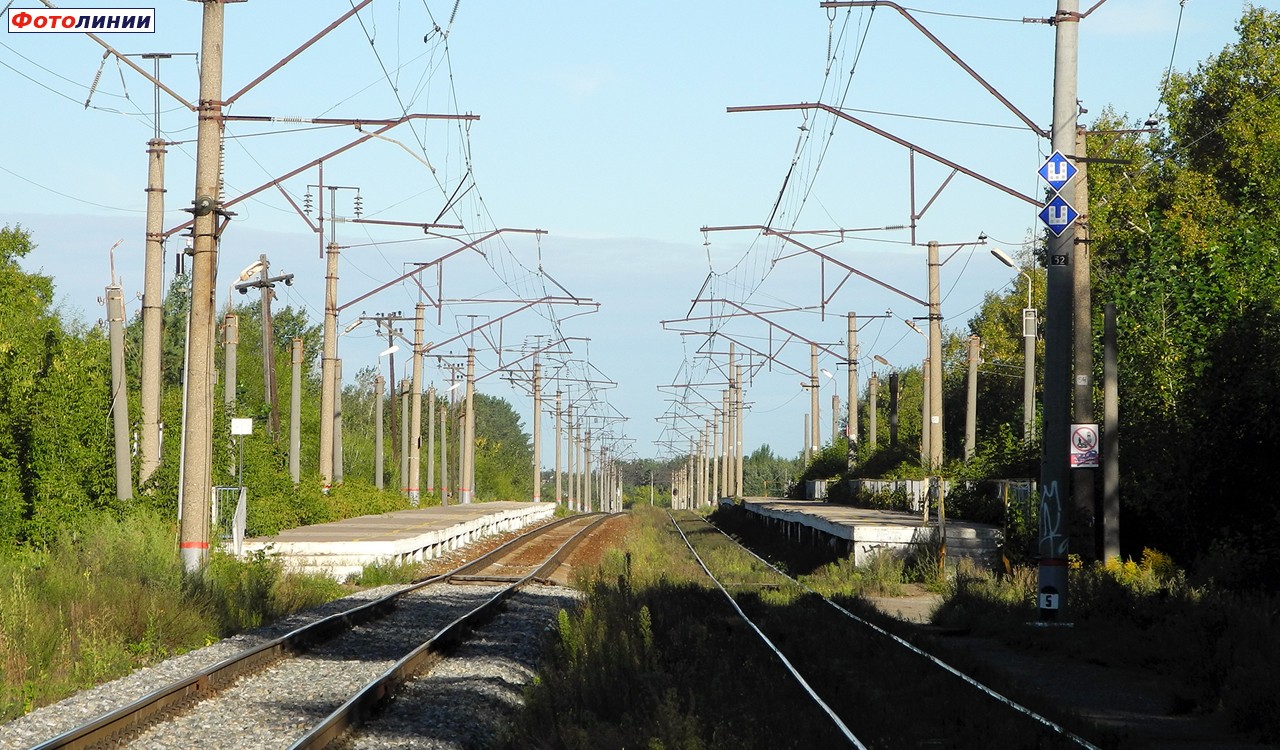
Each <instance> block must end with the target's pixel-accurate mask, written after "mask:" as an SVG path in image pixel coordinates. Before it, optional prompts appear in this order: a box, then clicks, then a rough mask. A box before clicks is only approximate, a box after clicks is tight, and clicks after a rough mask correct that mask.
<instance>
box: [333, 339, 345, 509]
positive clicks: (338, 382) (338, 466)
mask: <svg viewBox="0 0 1280 750" xmlns="http://www.w3.org/2000/svg"><path fill="white" fill-rule="evenodd" d="M344 469H345V466H344V464H343V461H342V358H341V357H339V358H337V359H335V360H334V361H333V483H334V484H342V480H343V474H344Z"/></svg>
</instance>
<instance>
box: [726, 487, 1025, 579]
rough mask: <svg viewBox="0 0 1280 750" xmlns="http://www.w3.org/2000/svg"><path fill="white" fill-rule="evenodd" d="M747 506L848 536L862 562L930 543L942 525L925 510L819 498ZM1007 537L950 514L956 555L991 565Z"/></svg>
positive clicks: (761, 501) (749, 500) (950, 537)
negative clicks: (878, 553)
mask: <svg viewBox="0 0 1280 750" xmlns="http://www.w3.org/2000/svg"><path fill="white" fill-rule="evenodd" d="M742 506H743V508H745V509H746V510H747V511H748V512H751V513H755V514H756V515H759V516H763V517H765V518H771V519H775V520H777V521H782V522H784V523H789V524H791V523H793V524H799V525H801V526H805V527H808V528H810V529H814V530H815V531H818V532H821V533H823V534H826V535H828V536H830V537H834V538H836V539H843V540H846V541H847V542H848V543H849V545H850V547H851V551H852V554H853V555H854V563H855V564H858V565H861V564H863V563H864V562H865V561H866V559H867V558H868V557H869V556H870V555H871V554H874V553H875V552H876V551H877V550H882V549H896V550H902V551H906V550H909V549H910V547H912V546H913V545H921V544H928V543H930V542H931V541H932V540H933V536H934V533H935V532H936V529H937V528H938V519H937V516H936V515H933V514H931V515H930V516H929V519H928V521H927V522H926V521H925V520H924V518H923V517H922V515H921V514H919V513H907V512H904V511H894V510H877V509H872V508H854V507H852V506H848V505H836V504H833V503H825V502H821V501H817V500H787V499H780V498H746V499H744V500H743V501H742ZM1002 536H1003V535H1002V532H1001V530H1000V529H999V528H998V527H996V526H992V525H991V524H985V523H977V522H975V521H961V520H954V519H950V518H949V519H947V548H948V553H949V554H951V555H956V556H959V557H969V558H972V559H974V560H976V561H979V562H982V563H984V564H989V563H991V562H993V561H994V560H995V559H996V558H997V557H998V555H999V549H1000V544H1001V543H1002V541H1003V539H1002Z"/></svg>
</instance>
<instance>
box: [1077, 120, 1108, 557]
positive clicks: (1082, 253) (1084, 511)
mask: <svg viewBox="0 0 1280 750" xmlns="http://www.w3.org/2000/svg"><path fill="white" fill-rule="evenodd" d="M1088 156H1089V155H1088V145H1087V139H1086V137H1085V129H1084V128H1077V129H1076V142H1075V163H1076V169H1077V170H1079V171H1078V172H1077V173H1076V177H1075V186H1076V198H1075V202H1074V204H1073V205H1074V206H1075V209H1076V210H1077V211H1079V212H1080V218H1079V219H1078V220H1077V222H1076V227H1077V228H1076V238H1075V244H1074V246H1073V250H1074V252H1075V258H1074V259H1073V261H1072V265H1071V287H1072V299H1073V300H1074V301H1073V303H1072V308H1071V313H1072V316H1071V317H1072V331H1073V335H1074V340H1073V342H1072V346H1073V356H1072V359H1073V362H1072V365H1073V367H1072V369H1073V370H1074V372H1075V392H1074V394H1073V397H1072V414H1071V416H1072V419H1071V421H1072V422H1073V423H1074V424H1093V294H1092V290H1091V282H1090V279H1089V268H1090V266H1089V264H1090V257H1091V255H1092V253H1091V252H1090V247H1089V159H1088ZM1093 487H1094V470H1093V469H1091V468H1078V469H1072V470H1071V492H1072V495H1073V497H1074V498H1075V500H1074V502H1073V503H1072V509H1073V513H1074V517H1073V521H1074V523H1072V524H1070V528H1071V537H1072V542H1071V546H1072V547H1074V548H1076V549H1077V550H1079V552H1080V553H1081V554H1082V555H1085V556H1086V557H1088V556H1089V555H1090V554H1092V556H1093V557H1094V558H1097V557H1098V555H1099V554H1100V553H1102V550H1101V549H1100V547H1101V544H1100V542H1101V541H1102V540H1101V539H1100V538H1099V537H1098V536H1097V534H1096V531H1097V530H1096V529H1095V528H1094V499H1093V496H1094V489H1093Z"/></svg>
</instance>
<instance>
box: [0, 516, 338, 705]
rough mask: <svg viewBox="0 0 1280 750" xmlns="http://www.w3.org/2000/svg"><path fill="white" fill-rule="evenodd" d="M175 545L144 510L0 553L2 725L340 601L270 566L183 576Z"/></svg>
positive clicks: (217, 567) (91, 520)
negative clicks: (68, 697) (248, 630)
mask: <svg viewBox="0 0 1280 750" xmlns="http://www.w3.org/2000/svg"><path fill="white" fill-rule="evenodd" d="M176 538H177V536H176V529H175V528H174V526H173V524H172V522H170V521H168V520H165V519H162V518H160V517H159V516H157V515H155V514H152V513H148V512H145V511H141V510H140V511H138V512H136V513H133V514H131V515H129V516H127V517H126V518H124V519H118V518H115V517H113V516H110V515H107V514H102V515H94V516H91V517H86V518H85V519H83V520H82V522H81V523H79V524H78V525H77V526H75V527H73V528H70V529H66V530H64V532H63V533H62V534H61V535H60V536H59V537H58V538H57V539H56V540H55V541H54V542H53V543H52V544H50V545H49V546H48V547H47V548H41V549H36V548H13V549H8V550H4V551H2V552H0V720H8V719H12V718H14V717H15V716H19V715H21V714H23V713H25V712H27V711H30V710H31V709H32V708H35V707H37V706H40V705H44V704H46V703H50V702H53V701H56V700H59V699H61V698H62V697H65V696H66V695H69V694H70V693H73V692H75V691H76V690H79V689H82V688H86V687H90V686H92V685H95V684H98V683H100V682H103V681H106V680H109V679H112V678H115V677H118V676H120V675H123V674H126V673H128V672H130V671H132V670H133V669H136V668H138V667H140V666H144V665H147V664H151V663H154V662H156V661H159V660H161V659H164V658H166V657H168V656H171V655H173V654H176V653H180V652H183V651H187V650H190V649H192V648H196V647H200V646H204V645H206V644H208V643H210V642H212V641H213V640H215V639H216V638H218V637H221V636H223V635H226V634H229V633H233V632H235V631H237V630H241V629H244V628H247V627H253V626H255V625H259V624H261V623H263V622H265V621H267V620H269V619H271V618H274V617H276V616H279V615H281V614H283V613H286V612H291V611H295V610H297V609H301V608H304V607H309V606H313V605H315V604H319V603H321V602H323V601H327V600H329V599H332V598H334V597H335V596H339V595H341V594H342V593H343V590H342V588H341V587H340V586H339V585H338V584H336V583H334V582H331V581H325V580H323V579H318V578H309V577H302V576H294V575H285V574H284V573H283V572H282V570H281V568H280V566H279V564H278V563H275V562H273V561H271V560H268V559H265V558H259V559H256V560H252V561H250V562H248V563H241V562H237V561H235V560H233V559H231V558H228V557H226V556H223V555H218V554H215V555H214V556H213V558H212V559H211V561H210V564H209V566H208V568H207V570H206V572H205V574H204V575H203V576H200V577H191V576H185V575H184V574H183V571H182V565H181V561H180V560H179V557H178V552H177V544H176V543H175V541H176Z"/></svg>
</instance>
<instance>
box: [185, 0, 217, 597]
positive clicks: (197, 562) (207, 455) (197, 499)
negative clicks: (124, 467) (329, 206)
mask: <svg viewBox="0 0 1280 750" xmlns="http://www.w3.org/2000/svg"><path fill="white" fill-rule="evenodd" d="M224 7H225V6H224V5H223V3H220V2H205V3H203V22H202V31H201V39H200V112H199V115H198V123H197V125H196V174H195V198H194V200H193V201H192V209H191V210H192V214H193V216H194V222H193V226H192V238H193V244H192V254H193V256H194V257H193V258H192V262H191V326H190V333H189V337H190V338H189V339H188V342H187V343H188V347H189V349H188V357H189V359H188V367H187V372H186V393H185V402H186V403H185V409H186V421H185V422H184V423H183V425H182V438H183V446H184V449H183V450H184V452H183V456H182V508H181V511H182V521H181V527H180V530H179V541H178V547H179V550H180V553H181V557H182V567H183V569H184V570H186V571H188V572H195V571H198V570H200V569H202V568H203V567H204V564H205V562H206V560H208V557H209V525H210V509H211V505H212V503H213V372H214V366H213V341H214V329H215V327H216V326H215V324H216V320H215V314H216V309H217V307H216V306H217V301H216V292H217V289H216V286H217V278H216V277H217V268H218V263H217V259H218V238H217V220H218V218H219V213H220V208H221V207H220V205H219V195H220V193H221V190H220V182H221V176H220V174H219V171H220V167H221V158H220V155H219V152H220V146H221V143H222V47H223V44H222V20H223V8H224Z"/></svg>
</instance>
